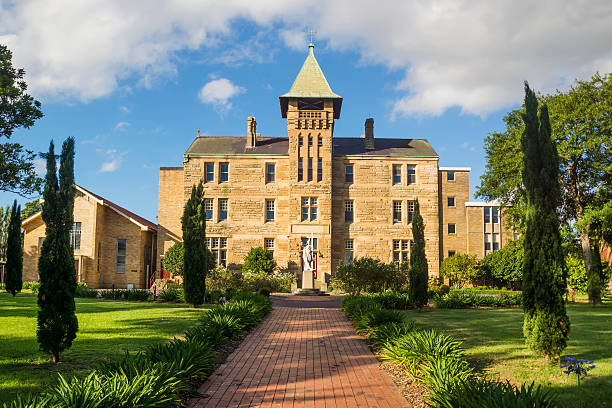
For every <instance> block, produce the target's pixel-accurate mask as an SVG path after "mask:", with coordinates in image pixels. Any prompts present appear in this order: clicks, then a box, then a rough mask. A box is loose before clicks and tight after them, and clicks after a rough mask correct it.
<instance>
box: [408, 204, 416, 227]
mask: <svg viewBox="0 0 612 408" xmlns="http://www.w3.org/2000/svg"><path fill="white" fill-rule="evenodd" d="M414 204H415V202H414V201H408V222H412V218H413V217H414Z"/></svg>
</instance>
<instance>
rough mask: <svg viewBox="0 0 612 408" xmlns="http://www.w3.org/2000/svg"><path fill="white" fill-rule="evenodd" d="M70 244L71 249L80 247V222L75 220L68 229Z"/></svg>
mask: <svg viewBox="0 0 612 408" xmlns="http://www.w3.org/2000/svg"><path fill="white" fill-rule="evenodd" d="M70 246H71V247H72V249H73V250H74V249H81V223H80V222H75V223H74V224H72V230H70Z"/></svg>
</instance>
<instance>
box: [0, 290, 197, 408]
mask: <svg viewBox="0 0 612 408" xmlns="http://www.w3.org/2000/svg"><path fill="white" fill-rule="evenodd" d="M76 309H77V317H78V319H79V331H78V333H77V338H76V339H75V341H74V343H73V344H72V347H71V348H70V349H69V350H68V351H66V352H64V353H62V354H61V359H62V360H63V361H62V362H60V364H58V365H54V364H53V363H51V362H50V359H49V357H48V356H47V355H45V354H43V353H42V352H40V351H39V350H38V343H37V342H36V316H37V310H38V306H37V305H36V296H34V295H31V294H25V293H24V294H18V295H17V297H15V298H13V297H12V296H11V295H9V294H7V293H0V402H1V401H8V400H11V399H13V398H14V397H15V396H16V394H17V393H21V392H25V393H28V392H38V391H40V390H41V388H42V387H43V386H44V385H46V384H49V383H52V382H53V381H54V378H55V375H54V374H55V373H57V372H61V373H63V374H64V375H84V374H86V373H87V372H89V371H90V370H91V369H92V368H94V367H96V366H97V365H98V363H99V362H101V361H104V360H105V359H114V358H117V357H119V356H121V355H122V354H123V353H124V350H126V349H128V350H137V349H139V348H140V347H142V346H145V345H148V344H151V343H155V342H159V341H163V340H166V339H169V338H172V337H173V336H175V335H182V334H183V333H184V331H185V329H187V328H188V327H190V326H191V325H192V324H193V323H194V322H195V321H196V320H197V319H198V317H199V316H200V315H201V314H202V313H203V311H202V309H193V308H190V307H188V306H186V305H180V304H162V303H147V302H113V301H104V300H96V299H76Z"/></svg>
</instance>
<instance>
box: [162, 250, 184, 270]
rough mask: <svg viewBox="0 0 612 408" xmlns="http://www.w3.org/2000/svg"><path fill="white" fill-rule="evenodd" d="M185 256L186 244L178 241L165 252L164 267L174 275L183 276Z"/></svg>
mask: <svg viewBox="0 0 612 408" xmlns="http://www.w3.org/2000/svg"><path fill="white" fill-rule="evenodd" d="M184 258H185V246H184V245H183V243H182V242H177V243H175V244H174V245H172V246H171V247H170V249H168V250H167V251H166V253H165V254H164V260H163V262H164V269H165V270H166V271H168V272H169V273H170V275H172V276H183V265H184V260H185V259H184Z"/></svg>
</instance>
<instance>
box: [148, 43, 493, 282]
mask: <svg viewBox="0 0 612 408" xmlns="http://www.w3.org/2000/svg"><path fill="white" fill-rule="evenodd" d="M279 101H280V106H281V116H282V117H283V118H286V123H287V136H286V137H261V136H260V134H259V133H257V129H256V126H257V122H256V120H255V118H254V117H249V118H248V119H247V132H246V136H235V137H229V136H228V137H215V136H205V137H198V138H197V139H195V140H194V142H193V143H192V145H191V146H190V147H189V148H188V149H187V151H186V152H185V155H184V157H183V167H172V168H168V167H162V168H161V169H160V175H159V217H158V222H159V226H158V228H159V240H158V246H157V253H158V259H157V262H156V265H158V267H160V268H161V259H162V257H163V254H164V253H165V251H167V249H168V248H169V247H170V246H171V245H173V244H174V243H175V242H177V241H179V240H180V239H181V228H180V217H181V214H182V208H183V206H184V204H185V202H186V201H187V199H188V198H189V196H190V194H191V189H192V187H193V186H194V185H196V184H198V183H199V182H200V181H203V183H204V189H205V192H204V194H205V197H206V199H207V200H209V201H208V202H207V206H208V208H209V210H210V212H209V217H210V219H209V220H208V221H207V225H206V234H207V238H210V239H211V240H210V243H211V249H212V250H213V252H214V253H215V254H216V256H217V260H218V262H221V263H223V264H225V265H227V266H228V267H230V268H234V269H238V268H240V267H241V264H242V262H243V260H244V258H245V256H246V255H247V253H248V252H249V250H250V249H251V248H253V247H258V246H260V247H266V246H267V247H268V248H269V249H271V250H273V251H274V258H275V260H276V262H277V264H278V266H279V267H280V268H281V269H282V270H286V271H293V272H295V273H296V275H297V277H298V282H299V279H300V274H301V270H302V244H303V242H304V240H308V239H310V238H311V237H312V238H314V239H316V251H315V252H316V271H317V274H316V279H315V287H316V288H322V289H325V288H326V285H327V282H329V279H330V278H331V276H332V275H333V274H334V272H335V271H336V270H337V268H338V265H340V264H341V263H342V262H345V261H347V260H350V259H351V258H355V257H364V256H369V257H374V258H377V259H380V260H381V261H384V262H392V261H402V260H407V259H408V257H409V252H410V242H411V240H412V230H411V216H412V212H411V211H412V210H413V208H414V202H415V201H417V200H418V202H419V204H420V210H421V214H422V215H423V219H424V223H425V240H426V256H427V259H428V263H429V273H430V275H431V276H438V274H439V265H440V262H441V261H442V259H444V258H445V257H447V256H448V255H449V253H452V252H451V251H454V253H466V252H468V253H474V254H477V255H479V256H481V252H483V251H484V236H485V235H484V234H485V231H486V230H485V229H484V227H483V226H482V218H480V219H479V220H480V221H481V224H480V226H479V227H477V226H476V225H475V223H476V218H474V219H472V218H473V217H477V215H475V214H472V212H474V210H473V208H475V207H467V206H466V205H467V204H466V203H468V200H469V171H470V169H469V168H465V167H461V168H454V167H439V165H438V161H439V156H438V154H437V153H436V152H435V150H434V149H433V148H432V147H431V145H430V144H429V142H427V141H426V140H424V139H388V138H375V137H374V121H373V119H367V120H366V123H365V129H364V130H365V135H363V136H362V137H353V138H339V137H335V136H334V123H335V120H337V119H339V118H340V109H341V106H342V97H340V96H339V95H337V94H335V93H333V92H332V90H331V88H330V87H329V84H328V83H327V80H326V79H325V77H324V75H323V72H322V71H321V69H320V67H319V65H318V63H317V61H316V59H315V58H314V53H313V46H312V45H311V46H310V47H309V55H308V57H307V58H306V61H305V62H304V65H303V67H302V69H301V70H300V72H299V74H298V76H297V78H296V80H295V82H294V84H293V86H292V87H291V90H290V91H289V92H288V93H287V94H285V95H282V96H281V97H280V99H279ZM271 166H272V169H273V173H274V174H273V176H272V177H270V174H269V173H270V168H271ZM451 198H452V200H450V199H451ZM225 215H226V216H225ZM470 217H472V218H470ZM449 225H452V231H451V229H449V228H450V227H449ZM499 227H500V228H501V227H502V226H501V225H500V226H499ZM492 228H495V227H492ZM478 234H479V235H478ZM504 239H505V238H504ZM479 250H482V251H481V252H478V251H479Z"/></svg>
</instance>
